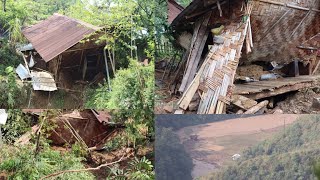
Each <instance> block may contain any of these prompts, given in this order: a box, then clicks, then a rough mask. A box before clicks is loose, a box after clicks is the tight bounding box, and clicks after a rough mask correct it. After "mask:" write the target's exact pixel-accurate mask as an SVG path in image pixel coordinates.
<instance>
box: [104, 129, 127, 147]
mask: <svg viewBox="0 0 320 180" xmlns="http://www.w3.org/2000/svg"><path fill="white" fill-rule="evenodd" d="M124 146H126V137H125V136H123V135H122V134H121V133H120V134H119V135H117V136H116V137H114V138H112V139H111V140H110V141H108V142H107V143H106V144H105V146H104V147H105V148H106V150H107V151H114V150H117V149H120V148H121V147H124Z"/></svg>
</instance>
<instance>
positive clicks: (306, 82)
mask: <svg viewBox="0 0 320 180" xmlns="http://www.w3.org/2000/svg"><path fill="white" fill-rule="evenodd" d="M318 79H320V76H319V75H318V76H298V77H289V78H281V79H277V80H272V81H258V82H250V83H245V84H237V85H236V87H235V91H234V94H238V95H243V96H246V97H247V98H250V99H255V100H256V99H262V98H267V97H272V96H276V95H279V94H284V93H287V92H291V91H297V90H299V89H303V88H308V87H312V86H313V84H314V82H316V81H317V80H318Z"/></svg>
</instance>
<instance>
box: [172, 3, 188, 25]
mask: <svg viewBox="0 0 320 180" xmlns="http://www.w3.org/2000/svg"><path fill="white" fill-rule="evenodd" d="M183 9H184V8H183V7H182V6H181V5H180V4H178V3H177V2H176V1H175V0H168V23H169V24H170V23H171V22H172V21H173V20H174V19H175V18H176V17H177V16H178V15H179V14H180V13H181V12H182V11H183Z"/></svg>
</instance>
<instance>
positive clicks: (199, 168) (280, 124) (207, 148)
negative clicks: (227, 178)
mask: <svg viewBox="0 0 320 180" xmlns="http://www.w3.org/2000/svg"><path fill="white" fill-rule="evenodd" d="M299 116H300V115H295V114H291V115H288V114H286V115H283V114H277V115H276V114H274V115H259V116H253V117H247V118H242V117H240V118H236V119H230V120H225V121H219V122H213V123H208V124H202V125H197V126H189V127H185V128H182V129H180V130H179V131H178V132H177V134H178V136H179V138H180V140H181V143H182V144H183V145H184V147H185V149H186V151H187V152H188V153H189V155H190V156H191V158H192V159H193V163H194V168H193V172H192V176H193V178H196V177H199V176H204V175H206V174H208V173H210V172H213V171H216V170H218V169H219V168H221V167H222V166H225V165H227V164H228V163H231V162H232V155H234V154H240V155H241V152H242V150H243V149H245V148H247V147H250V146H252V145H254V144H257V143H258V142H261V141H263V140H265V139H267V138H270V137H272V135H274V134H275V133H277V132H279V130H282V129H283V128H285V126H286V125H288V124H291V123H293V122H294V121H295V120H297V118H298V117H299ZM284 125H285V126H284Z"/></svg>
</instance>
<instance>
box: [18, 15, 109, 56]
mask: <svg viewBox="0 0 320 180" xmlns="http://www.w3.org/2000/svg"><path fill="white" fill-rule="evenodd" d="M101 29H103V28H100V27H97V26H94V25H91V24H89V23H86V22H83V21H81V20H77V19H73V18H70V17H67V16H64V15H61V14H57V13H55V14H53V15H52V16H50V17H49V18H47V19H46V20H43V21H40V22H39V23H37V24H35V25H33V26H30V27H27V28H24V29H23V30H22V33H23V34H24V36H25V37H26V38H27V39H28V40H29V42H30V43H31V44H32V45H33V47H34V49H35V50H36V51H37V52H38V53H39V54H40V56H41V57H42V58H43V59H44V61H45V62H49V61H50V60H52V59H54V58H55V57H57V56H58V55H60V54H61V53H63V52H64V51H66V50H68V49H70V48H71V47H72V46H74V45H76V44H77V43H79V42H80V41H81V40H83V39H85V38H86V37H88V35H91V34H93V33H94V32H96V31H99V30H101Z"/></svg>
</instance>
